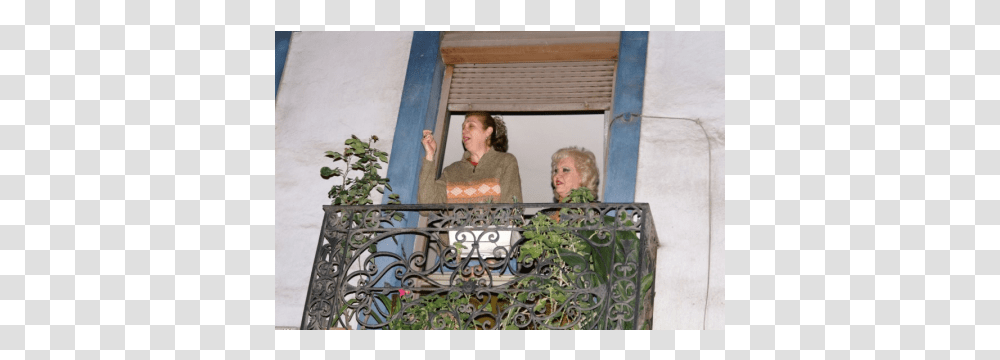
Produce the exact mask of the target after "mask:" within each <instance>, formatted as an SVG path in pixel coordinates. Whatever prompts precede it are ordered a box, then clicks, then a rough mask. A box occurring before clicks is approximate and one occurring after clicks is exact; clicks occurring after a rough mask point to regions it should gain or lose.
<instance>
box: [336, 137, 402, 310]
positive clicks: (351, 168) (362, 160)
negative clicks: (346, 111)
mask: <svg viewBox="0 0 1000 360" xmlns="http://www.w3.org/2000/svg"><path fill="white" fill-rule="evenodd" d="M377 141H378V136H374V135H373V136H371V137H370V138H369V139H368V141H367V142H365V141H362V140H361V139H359V138H358V137H357V136H356V135H351V137H350V138H349V139H347V140H346V141H344V145H347V147H345V148H344V151H343V153H340V152H335V151H327V152H326V156H327V157H329V158H331V159H333V161H334V163H336V164H337V165H336V166H334V167H333V168H330V167H327V166H324V167H322V168H321V169H320V176H321V177H323V178H324V179H330V178H334V177H339V178H340V179H341V182H340V184H337V185H333V187H331V188H330V191H329V192H328V193H327V196H328V197H329V198H330V199H333V200H332V201H331V204H332V205H371V204H373V203H374V201H372V199H371V195H372V191H378V192H379V193H382V194H384V193H385V191H386V190H389V191H392V186H391V185H390V184H389V179H388V178H383V177H382V176H381V175H379V173H378V171H379V169H382V164H386V165H388V163H389V154H388V153H386V152H384V151H381V150H379V149H377V148H374V147H372V144H373V143H375V142H377ZM388 196H389V201H388V202H387V203H388V204H399V203H400V201H399V195H398V194H389V195H388ZM351 214H352V215H351V216H350V225H351V226H352V227H354V226H359V227H360V226H364V225H365V223H366V221H367V222H368V225H370V224H371V223H372V222H378V221H380V220H376V219H377V218H376V216H378V215H379V212H377V211H373V212H367V213H366V214H367V215H363V212H360V211H355V212H352V213H351ZM340 216H345V215H344V214H342V213H340ZM366 216H367V217H366ZM403 217H404V216H403V213H401V212H392V215H391V219H392V220H396V221H400V220H403ZM370 240H371V239H370V236H368V235H357V236H352V237H351V238H350V239H345V240H344V241H341V242H340V244H339V246H340V247H341V249H342V251H343V252H342V254H343V256H344V259H353V257H354V255H355V251H356V250H355V249H356V248H358V247H361V246H363V245H364V244H365V243H367V242H369V241H370ZM367 250H368V251H370V252H372V253H374V252H376V251H377V250H378V249H377V247H376V245H375V244H370V245H369V246H368V247H367ZM383 297H384V296H383ZM380 300H383V303H385V304H390V302H389V300H388V298H385V299H381V298H380ZM357 302H358V301H357V300H356V299H349V300H347V301H346V302H345V303H344V304H343V305H342V306H341V308H340V311H339V312H338V313H337V315H338V316H339V315H341V314H343V313H344V311H345V310H347V308H348V307H350V306H353V305H355V304H356V303H357ZM373 316H374V314H373ZM335 319H336V318H334V319H333V321H335Z"/></svg>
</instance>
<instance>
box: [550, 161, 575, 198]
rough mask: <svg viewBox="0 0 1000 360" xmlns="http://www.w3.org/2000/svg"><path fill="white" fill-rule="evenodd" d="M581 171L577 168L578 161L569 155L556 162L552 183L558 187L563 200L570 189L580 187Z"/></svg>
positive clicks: (557, 191) (557, 190) (557, 189)
mask: <svg viewBox="0 0 1000 360" xmlns="http://www.w3.org/2000/svg"><path fill="white" fill-rule="evenodd" d="M580 181H581V177H580V172H579V171H577V170H576V161H575V160H573V157H570V156H567V157H565V158H563V159H562V160H559V162H558V163H556V168H555V169H553V170H552V185H555V187H556V193H557V194H559V200H560V201H561V200H562V199H563V198H564V197H566V195H569V191H570V190H573V189H576V188H578V187H580Z"/></svg>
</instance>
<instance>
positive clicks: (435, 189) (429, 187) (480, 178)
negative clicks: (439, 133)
mask: <svg viewBox="0 0 1000 360" xmlns="http://www.w3.org/2000/svg"><path fill="white" fill-rule="evenodd" d="M422 143H423V145H424V150H425V151H426V155H425V156H424V160H423V168H422V169H421V170H420V189H419V192H418V193H417V201H418V202H419V203H421V204H440V203H449V204H452V203H484V202H493V203H514V202H519V201H522V197H521V173H520V171H519V170H518V167H517V159H516V158H515V157H514V155H511V154H508V153H507V126H506V125H504V123H503V120H502V119H501V118H500V117H499V116H493V115H491V114H490V113H488V112H485V111H474V112H470V113H468V114H466V115H465V122H463V123H462V145H463V146H464V147H465V154H464V155H463V156H462V160H459V161H456V162H454V163H452V164H451V165H448V167H445V168H444V170H442V171H441V178H439V179H435V178H434V172H435V170H436V169H437V164H436V163H435V160H436V158H437V157H436V156H435V152H436V151H437V142H436V141H434V136H433V135H432V134H431V131H430V130H424V136H423V140H422Z"/></svg>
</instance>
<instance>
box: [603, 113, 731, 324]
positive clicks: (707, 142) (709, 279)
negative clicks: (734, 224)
mask: <svg viewBox="0 0 1000 360" xmlns="http://www.w3.org/2000/svg"><path fill="white" fill-rule="evenodd" d="M623 117H624V119H623ZM634 117H638V118H640V119H665V120H684V121H691V122H693V123H695V124H698V127H699V128H701V132H702V134H704V135H705V145H706V146H707V147H708V266H707V268H706V271H705V277H706V279H707V280H706V281H705V308H704V310H703V311H702V321H701V324H702V325H701V326H702V330H705V329H706V328H707V325H706V324H707V320H708V293H709V288H711V282H712V276H711V275H712V274H711V272H712V139H711V138H710V137H709V136H708V131H707V130H705V124H704V123H702V121H701V119H691V118H683V117H671V116H653V115H644V114H620V115H618V116H616V117H615V118H614V119H612V120H611V123H614V122H615V121H616V120H624V121H625V122H630V121H632V119H631V118H634ZM608 132H609V133H610V129H609V131H608Z"/></svg>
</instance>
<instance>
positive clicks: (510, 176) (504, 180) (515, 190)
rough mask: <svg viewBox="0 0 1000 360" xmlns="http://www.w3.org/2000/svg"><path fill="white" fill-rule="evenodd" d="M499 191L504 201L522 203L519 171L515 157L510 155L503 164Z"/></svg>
mask: <svg viewBox="0 0 1000 360" xmlns="http://www.w3.org/2000/svg"><path fill="white" fill-rule="evenodd" d="M500 193H501V194H502V197H503V199H502V200H501V202H504V203H515V202H518V203H523V202H524V197H523V196H521V171H520V170H519V169H518V167H517V158H516V157H514V155H511V156H510V161H508V162H507V164H505V166H504V169H503V170H502V172H501V177H500Z"/></svg>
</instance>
